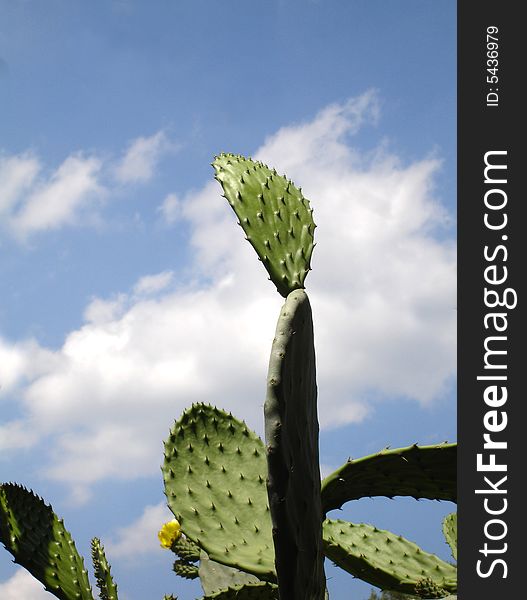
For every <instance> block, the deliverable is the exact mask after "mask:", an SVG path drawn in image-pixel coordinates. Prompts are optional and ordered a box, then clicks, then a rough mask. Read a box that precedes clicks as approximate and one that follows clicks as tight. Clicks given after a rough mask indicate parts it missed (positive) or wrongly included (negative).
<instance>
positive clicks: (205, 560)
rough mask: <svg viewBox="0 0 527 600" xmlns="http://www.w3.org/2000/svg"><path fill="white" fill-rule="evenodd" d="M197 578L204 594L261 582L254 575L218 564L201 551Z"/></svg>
mask: <svg viewBox="0 0 527 600" xmlns="http://www.w3.org/2000/svg"><path fill="white" fill-rule="evenodd" d="M199 578H200V581H201V587H202V588H203V593H204V594H205V595H208V594H212V593H214V592H217V591H219V590H225V589H227V588H232V587H235V586H241V585H245V584H247V583H261V582H260V580H259V579H258V577H256V575H251V574H250V573H245V572H244V571H240V570H239V569H234V568H233V567H226V566H225V565H220V563H217V562H215V561H213V560H210V558H209V557H208V556H207V554H206V553H205V552H203V551H202V553H201V558H200V561H199Z"/></svg>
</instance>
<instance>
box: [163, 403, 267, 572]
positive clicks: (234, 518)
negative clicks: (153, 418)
mask: <svg viewBox="0 0 527 600" xmlns="http://www.w3.org/2000/svg"><path fill="white" fill-rule="evenodd" d="M264 453H265V448H264V446H263V444H262V441H261V440H260V439H259V438H258V436H257V435H256V434H254V433H253V432H252V431H250V430H249V429H248V428H247V426H246V425H245V423H242V422H240V421H238V420H237V419H235V418H234V417H233V416H232V415H227V414H226V413H225V412H223V411H221V410H219V409H216V408H213V407H211V406H207V405H203V404H198V405H194V406H192V408H190V409H189V410H187V411H185V412H184V413H183V415H182V417H181V418H180V419H179V421H177V422H176V423H175V425H174V427H173V429H172V430H171V432H170V437H169V438H168V440H167V441H166V442H165V459H164V464H163V467H162V471H163V477H164V481H165V494H166V497H167V501H168V506H169V508H170V509H171V510H172V512H173V513H174V515H175V516H176V518H177V519H178V521H179V522H180V523H181V528H182V530H183V532H184V534H185V535H186V536H187V537H188V538H189V539H190V540H192V541H193V542H194V543H196V544H197V545H198V546H200V547H201V548H202V549H203V550H205V552H207V554H208V555H209V557H210V558H211V559H212V560H214V561H216V562H219V563H221V564H225V565H227V566H231V567H235V568H237V569H241V570H242V571H247V572H248V573H253V574H255V575H256V576H257V577H259V578H260V579H266V580H271V581H274V580H275V572H274V564H273V560H274V556H273V549H272V548H273V541H272V537H271V521H270V517H269V509H268V506H267V499H266V492H265V479H266V468H265V458H264Z"/></svg>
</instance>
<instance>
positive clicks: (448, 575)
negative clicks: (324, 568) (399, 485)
mask: <svg viewBox="0 0 527 600" xmlns="http://www.w3.org/2000/svg"><path fill="white" fill-rule="evenodd" d="M324 550H325V553H326V556H327V557H328V558H330V559H331V560H332V561H333V562H334V563H336V564H337V565H338V566H339V567H341V568H343V569H345V570H346V571H348V572H349V573H351V574H352V575H354V576H355V577H359V578H360V579H363V580H364V581H367V582H368V583H371V584H372V585H375V586H378V587H380V588H381V589H387V590H394V591H397V592H401V593H403V594H413V595H418V596H422V597H425V598H427V597H428V598H429V597H430V596H427V595H426V594H427V593H430V590H431V588H432V587H434V588H435V589H437V590H441V594H442V595H443V596H446V595H447V594H448V593H452V592H455V591H456V589H457V569H456V567H454V566H453V565H449V564H448V563H446V562H444V561H442V560H441V559H440V558H438V557H437V556H435V555H434V554H429V553H427V552H424V551H423V550H421V549H420V548H419V547H418V546H417V545H416V544H414V543H413V542H410V541H408V540H406V539H404V538H403V537H401V536H398V535H395V534H393V533H390V532H389V531H383V530H380V529H377V528H375V527H372V526H371V525H366V524H359V525H355V524H353V523H347V522H346V521H333V520H330V519H326V521H324ZM425 590H426V592H425Z"/></svg>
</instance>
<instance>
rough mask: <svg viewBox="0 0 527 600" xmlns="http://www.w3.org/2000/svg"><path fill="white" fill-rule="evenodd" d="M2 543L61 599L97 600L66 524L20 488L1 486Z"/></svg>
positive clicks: (0, 524)
mask: <svg viewBox="0 0 527 600" xmlns="http://www.w3.org/2000/svg"><path fill="white" fill-rule="evenodd" d="M0 540H1V541H2V543H3V544H4V546H5V547H6V548H7V550H9V552H10V553H11V554H12V555H13V556H14V559H15V562H16V563H18V564H20V565H22V566H23V567H25V568H26V569H27V570H28V571H29V572H30V573H31V574H32V575H33V576H34V577H35V578H36V579H38V580H39V581H40V582H41V583H42V584H44V587H45V588H46V590H47V591H48V592H51V593H52V594H53V595H55V596H56V597H57V598H60V599H61V600H93V596H92V592H91V587H90V582H89V580H88V572H87V571H86V569H85V568H84V563H83V560H82V558H81V557H80V555H79V553H78V552H77V549H76V548H75V543H74V542H73V540H72V538H71V535H70V534H69V532H68V531H67V530H66V529H65V528H64V522H63V521H62V519H59V518H58V517H57V516H56V515H55V513H54V512H53V510H52V508H51V506H48V505H47V504H45V502H44V501H43V500H42V499H41V498H39V497H38V496H36V495H35V494H34V493H33V492H31V491H29V490H27V489H26V488H24V487H22V486H20V485H16V484H10V483H5V484H2V485H1V486H0Z"/></svg>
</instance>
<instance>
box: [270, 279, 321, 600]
mask: <svg viewBox="0 0 527 600" xmlns="http://www.w3.org/2000/svg"><path fill="white" fill-rule="evenodd" d="M316 402H317V386H316V373H315V348H314V343H313V321H312V315H311V306H310V304H309V299H308V297H307V294H306V293H305V292H304V291H303V290H295V291H294V292H291V293H290V294H289V296H288V297H287V299H286V301H285V303H284V305H283V306H282V308H281V310H280V316H279V319H278V324H277V327H276V334H275V338H274V341H273V346H272V350H271V358H270V360H269V375H268V379H267V398H266V401H265V409H264V410H265V439H266V444H267V463H268V468H269V481H268V485H267V488H268V494H269V506H270V508H271V517H272V520H273V539H274V545H275V553H276V571H277V575H278V585H279V587H280V596H281V597H282V598H287V599H288V600H323V598H324V592H325V588H326V579H325V575H324V555H323V548H322V508H321V498H320V471H319V457H318V418H317V404H316Z"/></svg>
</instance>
